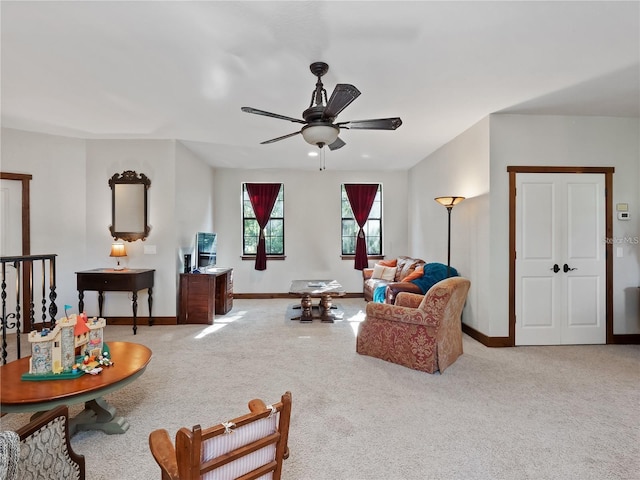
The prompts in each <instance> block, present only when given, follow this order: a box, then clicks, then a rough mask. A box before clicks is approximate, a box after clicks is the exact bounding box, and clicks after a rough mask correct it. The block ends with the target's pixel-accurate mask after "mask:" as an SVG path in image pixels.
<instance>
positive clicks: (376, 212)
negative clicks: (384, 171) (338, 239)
mask: <svg viewBox="0 0 640 480" xmlns="http://www.w3.org/2000/svg"><path fill="white" fill-rule="evenodd" d="M340 189H341V196H342V197H341V201H340V204H341V206H342V255H355V254H356V238H357V235H358V224H357V223H356V220H355V218H354V217H353V211H352V210H351V204H350V203H349V198H348V197H347V192H346V190H345V189H344V185H341V187H340ZM364 234H365V238H366V240H367V255H382V184H378V192H377V193H376V198H375V200H374V201H373V206H372V207H371V211H370V212H369V217H368V219H367V222H366V223H365V224H364Z"/></svg>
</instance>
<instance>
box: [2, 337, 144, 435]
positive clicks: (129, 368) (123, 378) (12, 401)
mask: <svg viewBox="0 0 640 480" xmlns="http://www.w3.org/2000/svg"><path fill="white" fill-rule="evenodd" d="M107 345H108V346H109V351H110V356H111V359H112V360H113V365H112V366H110V367H105V368H103V369H102V372H100V373H99V374H98V375H89V374H85V375H82V376H80V377H78V378H74V379H65V380H55V379H54V380H41V381H30V380H22V378H21V377H22V374H23V373H26V372H28V371H29V358H30V357H24V358H21V359H19V360H15V361H13V362H10V363H7V364H6V365H2V366H0V411H1V412H3V413H24V412H37V413H36V414H35V415H34V416H36V415H38V414H39V413H41V412H44V411H47V410H51V409H52V408H55V407H57V406H58V405H67V406H68V405H76V404H78V403H84V404H85V408H84V410H83V411H81V412H80V413H79V414H78V415H77V416H76V417H74V418H73V419H71V420H70V422H69V430H70V433H72V434H73V433H75V432H76V431H79V430H102V431H104V432H105V433H108V434H112V433H124V432H126V431H127V429H128V428H129V423H128V422H127V421H126V420H125V419H124V418H122V417H116V416H115V412H116V409H115V408H114V407H112V406H111V405H109V404H108V403H107V401H106V400H105V399H104V398H103V396H104V395H106V394H108V393H111V392H115V391H117V390H120V389H121V388H122V387H124V386H125V385H128V384H129V383H131V382H133V381H134V380H135V379H136V378H138V377H139V376H140V375H142V374H143V373H144V371H145V369H146V368H147V365H148V364H149V361H150V360H151V350H150V349H149V348H147V347H145V346H144V345H140V344H137V343H129V342H107Z"/></svg>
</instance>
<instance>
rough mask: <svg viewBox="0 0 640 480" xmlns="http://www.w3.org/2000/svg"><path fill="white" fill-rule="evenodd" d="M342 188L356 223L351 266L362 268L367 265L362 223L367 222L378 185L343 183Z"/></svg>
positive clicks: (357, 268)
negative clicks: (353, 261)
mask: <svg viewBox="0 0 640 480" xmlns="http://www.w3.org/2000/svg"><path fill="white" fill-rule="evenodd" d="M344 189H345V191H346V192H347V197H348V198H349V203H350V204H351V210H353V216H354V217H355V219H356V223H357V224H358V227H360V228H359V229H358V239H357V240H356V259H355V265H354V267H353V268H355V269H356V270H362V269H363V268H367V267H368V266H369V259H368V258H367V242H366V239H365V236H364V230H363V228H362V227H364V224H365V223H366V222H367V218H368V217H369V212H370V211H371V207H372V206H373V201H374V200H375V198H376V193H377V192H378V185H377V184H373V185H364V184H357V183H345V185H344Z"/></svg>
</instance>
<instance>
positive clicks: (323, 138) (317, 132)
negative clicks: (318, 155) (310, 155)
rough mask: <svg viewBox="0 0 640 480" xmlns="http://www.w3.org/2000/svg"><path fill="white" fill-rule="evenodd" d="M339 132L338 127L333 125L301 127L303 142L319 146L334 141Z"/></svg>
mask: <svg viewBox="0 0 640 480" xmlns="http://www.w3.org/2000/svg"><path fill="white" fill-rule="evenodd" d="M339 133H340V129H339V128H338V127H335V126H333V125H306V126H304V127H302V137H303V138H304V140H305V142H307V143H308V144H310V145H317V146H318V147H320V148H322V147H324V146H325V145H331V144H332V143H333V142H335V141H336V139H337V138H338V134H339Z"/></svg>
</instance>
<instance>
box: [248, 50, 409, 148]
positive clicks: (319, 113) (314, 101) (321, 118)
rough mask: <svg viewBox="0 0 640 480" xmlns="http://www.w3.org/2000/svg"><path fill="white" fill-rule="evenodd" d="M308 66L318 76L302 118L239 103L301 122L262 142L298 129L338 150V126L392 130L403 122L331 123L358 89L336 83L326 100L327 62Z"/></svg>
mask: <svg viewBox="0 0 640 480" xmlns="http://www.w3.org/2000/svg"><path fill="white" fill-rule="evenodd" d="M309 68H310V69H311V73H313V74H314V75H315V76H316V77H318V81H317V83H316V88H315V90H314V91H313V93H312V95H311V103H310V104H309V108H307V109H306V110H305V111H304V112H302V118H303V120H300V119H298V118H292V117H287V116H284V115H278V114H277V113H271V112H266V111H264V110H258V109H257V108H251V107H242V111H243V112H247V113H254V114H256V115H264V116H265V117H273V118H279V119H281V120H289V121H290V122H294V123H301V124H303V125H304V127H302V129H300V130H299V131H297V132H294V133H290V134H288V135H284V136H282V137H277V138H272V139H271V140H266V141H264V142H260V143H261V145H264V144H267V143H274V142H278V141H280V140H284V139H285V138H289V137H293V136H295V135H298V134H300V133H301V134H302V136H303V138H304V139H305V141H306V142H307V143H309V144H311V145H317V146H318V147H319V148H322V147H324V146H325V145H327V146H328V147H329V149H330V150H337V149H338V148H341V147H344V146H345V142H344V141H342V140H341V139H340V138H339V137H338V135H339V134H340V130H341V129H345V130H349V129H362V130H395V129H396V128H398V127H399V126H400V125H402V120H400V118H399V117H393V118H377V119H371V120H353V121H349V122H338V123H334V122H335V119H336V117H337V116H338V114H339V113H340V112H341V111H342V110H344V109H345V108H346V107H347V106H349V104H350V103H351V102H353V101H354V100H355V99H356V98H358V96H359V95H360V91H359V90H358V89H357V88H356V87H354V86H353V85H349V84H347V83H339V84H337V85H336V87H335V89H334V90H333V93H332V94H331V97H329V99H328V100H327V91H326V90H325V89H324V85H323V84H322V76H323V75H324V74H325V73H327V72H328V71H329V65H327V64H326V63H324V62H314V63H312V64H311V65H310V66H309Z"/></svg>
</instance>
